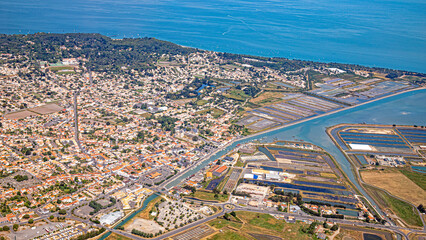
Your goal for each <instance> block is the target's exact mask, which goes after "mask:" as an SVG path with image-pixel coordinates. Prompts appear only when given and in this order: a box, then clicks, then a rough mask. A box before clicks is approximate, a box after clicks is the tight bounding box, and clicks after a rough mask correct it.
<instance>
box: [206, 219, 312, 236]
mask: <svg viewBox="0 0 426 240" xmlns="http://www.w3.org/2000/svg"><path fill="white" fill-rule="evenodd" d="M236 214H237V217H238V218H239V219H240V220H241V221H242V222H241V223H239V222H235V221H227V220H225V219H224V218H222V217H220V218H217V219H214V220H212V221H210V222H209V225H210V226H212V227H214V228H216V229H218V230H221V232H220V233H217V234H216V235H214V236H212V237H211V238H209V239H255V238H254V237H253V236H250V233H256V234H260V235H262V234H265V235H264V236H263V237H261V238H259V239H270V236H275V237H281V238H282V239H286V240H290V239H291V240H307V239H312V238H311V237H312V236H310V235H308V234H304V233H302V232H301V231H300V229H301V227H302V226H305V224H304V223H294V224H290V223H285V222H284V220H278V219H276V218H274V217H272V216H271V215H269V214H264V213H253V212H236ZM232 219H234V220H235V218H232ZM266 235H269V236H266ZM234 237H235V238H234Z"/></svg>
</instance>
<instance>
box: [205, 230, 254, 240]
mask: <svg viewBox="0 0 426 240" xmlns="http://www.w3.org/2000/svg"><path fill="white" fill-rule="evenodd" d="M208 239H211V240H222V239H226V240H245V239H249V238H246V237H244V236H242V235H240V234H238V233H236V232H231V231H225V232H221V233H218V234H215V235H213V236H212V237H210V238H208Z"/></svg>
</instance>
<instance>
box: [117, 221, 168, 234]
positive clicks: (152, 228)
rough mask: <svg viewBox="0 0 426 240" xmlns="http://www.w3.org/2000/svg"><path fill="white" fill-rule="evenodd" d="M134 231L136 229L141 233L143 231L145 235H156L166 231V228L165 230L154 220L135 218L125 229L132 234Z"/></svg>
mask: <svg viewBox="0 0 426 240" xmlns="http://www.w3.org/2000/svg"><path fill="white" fill-rule="evenodd" d="M132 229H136V230H139V231H142V232H144V233H152V234H155V233H157V232H159V231H163V232H164V231H165V228H163V227H162V226H161V225H159V224H158V223H156V222H155V221H153V220H147V219H142V218H135V219H134V220H133V221H132V223H130V224H129V225H127V226H126V227H125V230H126V231H128V232H131V231H132Z"/></svg>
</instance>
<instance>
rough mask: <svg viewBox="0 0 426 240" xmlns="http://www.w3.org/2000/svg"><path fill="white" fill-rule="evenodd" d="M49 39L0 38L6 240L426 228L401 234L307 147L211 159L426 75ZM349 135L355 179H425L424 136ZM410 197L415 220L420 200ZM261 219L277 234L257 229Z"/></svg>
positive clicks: (408, 86)
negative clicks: (358, 175)
mask: <svg viewBox="0 0 426 240" xmlns="http://www.w3.org/2000/svg"><path fill="white" fill-rule="evenodd" d="M49 37H50V36H49V35H48V34H40V35H37V34H35V35H28V36H20V35H16V36H8V35H2V36H1V37H0V41H1V42H2V43H3V44H2V45H1V46H0V80H1V81H0V113H1V114H2V115H1V117H0V204H1V212H0V229H1V230H2V231H0V237H1V238H2V239H15V238H16V239H88V238H91V237H94V236H98V235H99V236H102V237H101V239H110V238H111V239H113V238H112V237H114V236H115V237H117V236H122V237H126V238H130V239H142V238H153V239H154V238H155V239H164V238H170V239H201V238H205V237H208V236H217V238H221V237H222V238H226V237H229V236H228V235H226V234H231V233H230V230H229V229H230V228H234V229H240V230H239V231H241V232H243V231H245V230H244V229H245V228H246V227H250V224H252V225H254V227H259V228H260V229H262V228H263V229H267V230H266V231H268V229H269V230H271V231H275V233H276V235H274V234H275V233H273V234H272V235H273V236H275V237H283V236H282V233H280V232H282V229H283V228H284V227H283V228H282V229H278V230H277V229H276V228H275V227H274V226H272V225H275V226H276V227H279V226H281V225H282V226H284V225H283V224H284V222H285V223H286V224H287V223H288V224H293V225H289V226H291V227H289V226H287V225H286V227H285V228H286V229H287V228H294V229H293V230H292V231H293V232H294V234H299V235H300V236H299V235H298V236H297V237H300V239H309V238H311V237H313V236H315V237H317V238H320V239H326V238H329V239H333V238H334V237H336V236H337V235H338V234H345V231H346V232H350V231H358V232H363V231H364V232H365V233H368V231H367V230H363V229H364V228H361V227H374V228H376V229H378V230H374V231H375V232H371V234H373V233H375V234H378V236H381V235H383V236H384V237H386V238H387V237H389V234H390V235H392V234H400V235H401V234H406V232H404V231H407V229H414V230H412V231H413V234H421V232H422V230H421V229H422V226H423V225H422V221H423V220H421V218H424V216H419V215H416V220H413V222H411V221H410V220H408V221H407V219H404V217H396V218H397V219H398V221H396V223H394V220H393V218H394V217H392V215H393V214H392V212H388V213H386V214H384V213H382V212H381V211H380V209H377V206H375V205H373V204H372V203H371V202H370V200H369V199H368V198H367V197H365V196H363V193H361V192H359V190H358V189H357V187H356V186H354V185H353V184H352V183H351V181H349V180H348V179H347V178H346V177H345V172H344V171H343V170H341V167H340V166H339V163H337V162H336V161H335V159H334V158H333V157H332V156H331V155H330V153H327V152H326V151H325V150H323V149H321V148H320V147H318V146H315V145H313V144H310V143H307V142H299V141H274V142H269V143H260V142H258V141H250V142H249V143H245V144H240V145H238V146H237V147H236V148H235V149H233V150H232V151H230V152H226V153H223V154H221V156H220V157H217V158H215V159H213V161H208V160H209V159H210V158H211V157H212V156H215V154H217V153H218V152H220V151H221V150H222V149H223V148H224V147H225V146H229V145H230V144H232V143H234V142H235V141H237V140H240V139H244V138H246V137H247V136H255V135H256V134H259V133H263V132H267V131H270V130H273V129H276V128H279V127H284V126H288V125H290V124H293V123H297V122H301V121H304V120H308V119H310V118H313V117H318V116H321V115H323V114H329V113H333V112H337V111H341V110H343V109H346V108H350V107H354V106H356V105H357V104H362V103H365V102H368V101H374V100H376V99H379V98H382V97H386V96H389V95H392V94H397V93H399V92H402V91H410V90H414V89H416V88H419V87H422V86H424V84H425V79H426V78H425V76H422V74H416V73H411V72H403V71H395V70H387V69H376V68H367V67H360V66H353V65H345V64H341V65H339V64H321V63H312V62H303V61H297V60H286V59H273V58H260V57H258V58H256V57H251V56H240V55H231V54H229V55H228V54H224V53H216V52H210V51H201V50H195V49H189V48H184V47H181V46H178V45H172V44H171V43H162V42H160V41H158V40H155V39H145V40H144V41H146V42H142V43H140V42H136V43H134V42H126V40H111V39H110V40H108V44H110V45H111V46H113V48H114V50H110V49H108V48H106V49H102V48H99V49H97V51H98V53H99V54H88V53H87V51H88V49H89V50H90V51H94V50H93V48H95V46H97V45H96V42H97V41H98V42H100V41H102V40H103V37H101V36H98V35H91V34H87V35H84V34H81V35H78V34H75V35H73V34H69V35H61V34H56V35H52V36H51V38H52V39H51V40H49ZM86 38H87V39H91V40H90V41H89V40H87V39H86ZM121 41H122V42H121ZM44 44H47V45H44ZM91 44H93V45H91ZM126 44H127V45H126ZM138 44H139V45H138ZM152 46H157V48H156V49H157V51H154V50H149V49H151V47H152ZM152 48H154V47H152ZM140 49H144V50H140ZM146 49H148V50H146ZM27 50H28V51H27ZM108 59H109V60H108ZM128 59H131V60H128ZM141 59H143V60H141ZM342 129H343V128H342ZM342 129H340V128H339V129H338V130H340V132H338V133H337V132H336V133H334V132H333V133H331V135H336V136H337V134H339V136H340V138H337V137H336V139H340V140H338V141H339V143H340V142H342V141H343V142H344V143H343V142H342V146H343V150H342V151H345V152H346V154H349V155H350V158H352V159H353V161H354V162H356V164H357V165H356V166H357V167H362V166H363V167H364V168H365V167H367V166H368V165H370V166H386V167H395V166H396V167H399V166H402V167H404V166H406V165H410V166H411V165H415V166H412V168H413V169H414V170H415V173H417V174H424V162H425V158H424V145H423V143H424V131H423V130H419V129H414V130H413V128H407V127H397V128H396V130H397V132H398V134H399V135H401V136H399V135H398V139H396V135H395V134H396V133H390V132H389V131H391V130H387V129H382V130H381V131H382V133H380V134H388V135H386V136H383V138H384V139H383V138H382V139H378V137H377V134H379V133H378V132H377V131H378V130H377V129H376V132H374V131H367V130H365V131H364V132H365V133H366V134H367V133H368V134H369V135H368V136H367V137H365V138H362V139H361V137H360V136H361V135H362V134H361V133H362V132H363V131H361V133H360V132H359V131H358V130H357V131H354V130H351V129H349V130H348V129H345V130H344V131H343V130H342ZM389 134H391V135H392V136H389ZM364 135H365V134H364ZM364 135H363V136H364ZM372 135H374V136H375V137H374V143H376V145H374V144H372V143H371V141H373V140H371V139H369V137H371V136H372ZM393 135H395V136H393ZM376 137H377V138H376ZM390 138H392V140H395V141H397V143H388V142H384V141H387V140H389V139H390ZM407 139H408V140H409V141H410V142H411V143H408V144H411V145H408V144H407V145H406V144H405V141H407ZM403 143H404V144H403ZM412 143H414V146H413V145H412ZM345 144H346V145H345ZM367 144H370V145H371V146H373V147H370V145H367ZM386 144H391V146H390V147H391V148H392V149H391V150H392V151H391V150H390V149H388V148H386V147H389V145H388V146H385V145H386ZM402 145H404V146H402ZM348 146H349V147H350V148H351V150H348ZM413 148H415V149H416V150H415V151H414V152H413ZM375 150H377V151H375ZM416 151H417V152H416ZM372 152H374V153H372ZM389 152H392V153H395V152H397V153H400V154H398V155H395V154H389ZM371 155H374V156H373V157H371ZM412 163H414V164H412ZM194 168H199V169H200V170H199V171H198V172H197V173H195V174H190V175H189V176H186V175H185V174H186V173H187V172H188V171H190V170H191V169H194ZM370 170H371V169H370ZM385 171H393V170H385ZM412 172H413V171H411V170H410V174H412ZM362 175H363V179H364V181H367V180H366V179H367V178H368V177H369V175H368V171H367V170H366V174H365V175H366V177H365V178H364V174H362ZM370 181H374V180H373V179H372V180H370ZM413 184H414V185H413V186H417V185H416V184H415V183H413ZM417 187H418V186H417ZM418 188H420V187H418ZM420 190H422V189H421V188H420ZM376 194H377V193H376ZM418 195H419V198H418V199H416V200H415V202H414V204H416V207H417V206H419V210H420V209H422V207H421V206H423V204H425V202H424V189H423V192H420V193H419V194H418ZM422 196H423V199H421V198H422ZM422 211H423V215H424V208H423V210H422ZM255 214H258V215H255ZM396 214H397V215H398V213H396ZM415 214H417V212H416V213H415ZM256 217H258V218H260V217H262V218H265V219H266V220H267V221H269V220H270V221H271V222H274V224H271V226H256V224H255V223H254V222H255V220H253V219H255V218H256ZM417 218H418V219H417ZM268 219H269V220H268ZM266 220H265V221H266ZM246 223H247V225H245V226H243V225H244V224H246ZM353 223H357V226H359V227H360V228H359V229H358V230H357V229H354V228H350V227H348V226H349V225H351V224H353ZM344 225H345V226H346V225H347V227H346V228H345V227H343V226H344ZM196 226H197V227H196ZM339 226H340V227H339ZM194 227H195V228H194ZM222 228H223V231H222ZM296 228H299V229H298V230H296ZM300 229H302V230H303V231H302V230H300ZM345 229H346V230H345ZM360 229H361V230H360ZM290 230H291V229H289V231H290ZM299 230H300V231H299ZM401 232H403V233H401ZM248 234H252V235H250V236H251V237H252V238H256V239H258V238H261V237H262V236H263V235H262V234H260V235H259V233H258V232H257V233H255V232H251V233H248ZM253 234H254V235H253ZM256 234H258V235H256ZM280 234H281V235H280ZM261 235H262V236H261ZM272 235H271V236H272ZM271 236H270V237H271ZM263 237H264V236H263ZM262 239H263V238H262Z"/></svg>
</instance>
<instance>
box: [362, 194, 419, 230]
mask: <svg viewBox="0 0 426 240" xmlns="http://www.w3.org/2000/svg"><path fill="white" fill-rule="evenodd" d="M367 189H369V191H370V192H373V196H375V197H376V198H379V199H377V200H378V201H379V203H381V204H383V205H385V207H388V208H390V209H391V210H392V211H393V212H394V213H395V214H396V215H398V217H400V218H401V219H402V220H404V222H405V223H407V224H409V225H413V226H423V224H422V220H421V219H420V216H419V215H418V213H417V210H415V209H414V207H413V206H411V205H410V204H408V203H406V202H404V201H401V200H399V199H396V198H394V197H392V196H389V194H387V193H386V192H384V191H382V190H379V189H376V188H371V187H367Z"/></svg>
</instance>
